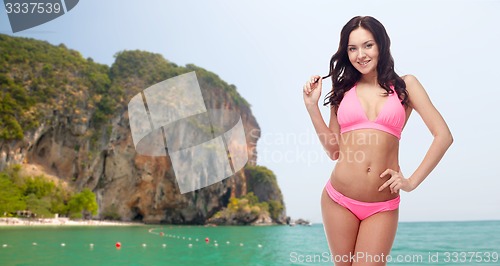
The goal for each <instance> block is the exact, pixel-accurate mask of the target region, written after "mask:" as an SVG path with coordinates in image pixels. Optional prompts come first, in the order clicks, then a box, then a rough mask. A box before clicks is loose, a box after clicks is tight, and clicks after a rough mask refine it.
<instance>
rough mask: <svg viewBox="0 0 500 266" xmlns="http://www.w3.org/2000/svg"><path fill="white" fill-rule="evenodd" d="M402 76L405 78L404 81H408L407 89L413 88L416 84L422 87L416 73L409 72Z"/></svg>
mask: <svg viewBox="0 0 500 266" xmlns="http://www.w3.org/2000/svg"><path fill="white" fill-rule="evenodd" d="M401 78H402V79H403V81H404V82H405V83H406V89H407V90H408V89H410V90H411V89H412V88H413V87H415V86H420V87H422V85H421V84H420V82H419V81H418V79H417V77H415V76H414V75H411V74H407V75H404V76H401Z"/></svg>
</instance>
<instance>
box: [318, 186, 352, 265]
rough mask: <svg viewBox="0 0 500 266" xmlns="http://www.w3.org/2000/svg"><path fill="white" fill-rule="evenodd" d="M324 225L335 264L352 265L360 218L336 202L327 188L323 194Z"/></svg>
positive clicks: (322, 211)
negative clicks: (351, 259) (329, 194)
mask: <svg viewBox="0 0 500 266" xmlns="http://www.w3.org/2000/svg"><path fill="white" fill-rule="evenodd" d="M321 213H322V215H323V226H324V229H325V233H326V238H327V240H328V246H329V247H330V252H331V253H332V255H333V256H335V257H334V258H342V259H336V260H335V261H336V262H335V265H351V261H350V258H351V256H350V255H352V254H353V253H354V247H355V245H356V238H357V235H358V228H359V220H358V218H357V217H356V216H354V214H352V213H351V212H350V211H349V210H348V209H346V208H344V207H342V206H340V205H339V204H337V203H336V202H334V201H333V200H332V199H331V198H330V196H328V193H327V192H326V190H324V189H323V193H322V195H321Z"/></svg>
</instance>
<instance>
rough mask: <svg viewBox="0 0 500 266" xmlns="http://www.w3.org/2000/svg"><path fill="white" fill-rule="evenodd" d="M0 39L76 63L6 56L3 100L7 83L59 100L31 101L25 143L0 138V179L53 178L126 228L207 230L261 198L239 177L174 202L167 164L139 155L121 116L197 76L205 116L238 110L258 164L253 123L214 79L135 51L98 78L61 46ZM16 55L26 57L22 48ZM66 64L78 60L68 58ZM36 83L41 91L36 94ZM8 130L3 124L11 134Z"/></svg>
mask: <svg viewBox="0 0 500 266" xmlns="http://www.w3.org/2000/svg"><path fill="white" fill-rule="evenodd" d="M0 37H2V38H0V44H1V45H2V46H0V49H1V50H0V54H2V52H5V51H7V50H8V48H9V43H10V42H13V40H12V39H17V40H15V41H18V42H22V43H23V44H24V45H25V46H27V47H31V46H29V44H30V43H36V47H38V48H37V49H41V48H39V47H43V48H44V49H45V50H50V49H58V50H57V51H55V52H57V53H62V54H67V53H69V55H68V56H67V57H65V58H66V59H65V60H67V61H68V60H78V62H79V63H78V64H77V65H71V63H67V61H64V60H63V61H62V62H66V63H64V64H65V65H64V64H62V65H61V63H60V62H51V60H52V59H50V58H46V59H43V57H42V59H40V58H36V57H34V56H33V57H29V56H28V57H26V58H25V60H24V62H25V63H26V64H27V66H25V65H24V64H19V63H18V62H16V61H13V60H12V58H14V56H13V55H12V53H16V52H13V51H12V50H9V51H8V52H9V53H10V57H9V58H5V57H4V58H2V61H0V63H1V64H3V65H4V66H6V67H7V68H5V69H2V70H0V71H4V72H0V75H3V76H0V78H2V77H4V80H7V81H8V82H7V81H4V82H0V90H2V89H3V91H4V92H5V91H7V92H9V90H12V89H11V87H12V86H13V85H12V86H11V85H9V84H11V83H12V84H16V86H18V87H17V88H18V89H19V88H22V89H24V90H25V91H26V94H27V95H28V97H29V96H30V95H33V94H34V93H35V92H36V90H40V88H48V87H51V89H52V90H55V91H56V93H55V94H54V95H53V96H52V97H48V99H46V98H40V99H45V100H43V101H42V100H38V98H36V100H37V102H36V103H34V104H32V105H31V106H28V107H26V108H24V110H21V111H23V112H25V113H26V112H32V113H35V114H37V115H36V116H35V115H34V117H36V123H32V124H33V125H34V126H31V127H27V126H25V125H24V124H21V125H20V127H22V128H23V137H22V138H12V137H10V138H8V137H3V138H0V170H1V169H3V168H5V167H6V166H7V165H10V164H22V165H23V166H24V167H27V166H30V165H33V166H36V167H37V169H40V171H41V172H44V173H46V174H48V175H51V176H56V177H58V178H59V179H61V180H63V181H65V182H66V183H67V184H69V185H70V186H72V187H74V188H75V189H76V190H81V189H83V188H90V189H91V190H93V191H94V192H95V193H96V195H97V200H98V204H99V215H98V216H99V217H101V218H103V217H106V216H107V215H110V214H118V215H119V216H120V217H121V218H122V219H123V220H136V221H144V222H147V223H174V224H203V223H205V221H206V220H207V219H208V218H209V217H211V216H212V215H213V214H214V213H216V212H217V211H219V210H221V208H222V207H224V206H226V205H227V203H228V201H229V199H230V197H240V196H242V195H245V194H246V193H247V191H249V189H250V190H251V191H256V190H259V191H260V189H259V188H257V187H256V188H248V187H247V184H250V183H251V182H248V179H249V178H251V177H249V176H248V174H245V171H243V170H242V171H239V172H238V173H236V174H235V175H234V176H232V177H230V178H227V179H225V180H223V181H222V182H219V183H216V184H214V185H211V186H208V187H205V188H203V189H200V190H197V191H194V192H189V193H186V194H180V192H179V188H178V185H177V183H176V179H175V177H174V172H173V169H172V164H171V162H170V158H169V157H168V156H167V157H151V156H143V155H139V154H137V153H136V151H135V148H134V144H133V141H132V137H131V131H130V127H129V116H128V115H129V114H128V111H127V109H126V104H127V103H128V101H129V100H130V98H131V97H132V96H134V95H135V94H137V93H139V92H140V91H142V90H144V89H145V88H147V87H149V86H151V85H152V84H155V83H157V82H160V81H162V80H164V79H167V78H170V77H173V76H176V75H179V74H182V73H186V72H190V71H195V72H196V74H197V75H198V80H199V82H200V87H201V89H202V94H203V96H204V98H205V105H206V107H207V108H215V109H217V108H219V109H220V108H222V109H228V110H236V111H238V112H239V113H240V114H241V118H242V123H243V127H244V129H245V135H246V141H247V148H248V150H247V152H248V158H249V162H248V165H255V161H256V156H257V155H256V152H255V150H256V143H257V140H258V138H259V137H260V128H259V126H258V123H257V121H256V119H255V117H254V116H253V115H252V112H251V110H250V107H249V105H248V103H246V101H245V100H244V99H243V98H241V97H240V96H239V95H238V94H237V92H236V88H235V87H234V86H233V85H228V84H226V83H225V82H223V81H222V80H220V79H219V78H218V77H217V76H216V75H215V74H213V73H210V72H208V71H206V70H204V69H201V68H198V67H196V66H194V65H188V66H186V67H178V66H176V65H175V64H173V63H170V62H168V61H166V60H165V59H163V58H162V57H161V56H160V55H157V54H151V53H147V52H141V51H125V52H121V53H119V54H118V55H117V57H116V61H115V63H114V64H113V66H111V68H109V69H107V68H106V67H103V66H99V67H100V69H98V70H95V71H90V70H89V71H86V70H88V69H90V68H91V67H92V66H95V65H97V64H95V63H93V62H92V60H91V59H87V60H85V59H83V58H81V56H79V54H78V53H77V52H75V51H69V52H68V50H67V49H66V48H65V47H61V46H59V47H53V46H51V45H49V44H46V43H41V42H38V41H35V40H24V39H21V38H12V37H6V36H0ZM17 47H18V48H17V49H18V50H19V49H20V50H21V51H22V50H23V46H22V45H21V47H20V48H19V45H17ZM25 49H27V50H29V48H25ZM33 49H34V48H33ZM16 51H17V50H16ZM30 52H32V53H36V52H37V51H36V49H35V51H30ZM41 52H45V53H47V51H41ZM70 55H71V56H72V57H74V58H76V59H74V58H69V57H70ZM68 58H69V59H68ZM43 60H45V61H43ZM68 64H70V65H71V66H70V67H68ZM47 65H49V66H50V67H47ZM94 68H96V67H94ZM20 69H21V70H20ZM96 69H97V68H96ZM44 71H45V72H44ZM44 75H45V76H48V77H53V76H56V75H57V76H59V77H61V78H62V80H59V79H56V80H55V81H53V83H51V84H44V80H45V79H44V78H43V77H44ZM34 80H36V81H37V86H38V87H34V85H33V84H34ZM0 81H2V79H0ZM9 82H10V83H9ZM44 86H45V87H44ZM4 100H5V96H4V98H3V99H2V101H4ZM21 109H22V108H21ZM103 110H104V111H103ZM110 110H111V111H110ZM0 111H2V110H0ZM5 115H6V114H5ZM221 119H222V120H224V118H221ZM5 121H7V120H5ZM221 122H222V123H223V122H224V121H221ZM6 125H7V124H6V123H4V126H5V127H6V128H7V126H8V125H7V126H6ZM7 129H8V128H7ZM0 131H2V130H0ZM4 131H6V132H7V130H4ZM11 131H12V130H11ZM9 132H10V131H9ZM6 136H7V135H6ZM264 189H265V190H266V191H265V192H264V191H262V193H264V194H266V195H267V194H274V195H268V198H273V199H275V198H276V196H275V195H279V196H278V199H279V200H280V201H281V202H283V200H282V197H281V192H280V191H279V188H278V187H276V189H275V190H274V191H267V190H269V188H268V187H266V188H264ZM264 194H262V195H264ZM282 214H283V215H281V217H282V218H280V219H279V220H278V221H277V222H280V223H283V222H284V214H285V211H284V210H283V212H282Z"/></svg>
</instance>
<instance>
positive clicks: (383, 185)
mask: <svg viewBox="0 0 500 266" xmlns="http://www.w3.org/2000/svg"><path fill="white" fill-rule="evenodd" d="M396 180H398V177H397V176H392V177H391V178H389V180H387V181H385V182H384V184H382V186H380V187H379V189H378V191H382V190H384V189H385V188H386V187H388V186H390V185H392V184H393V183H394V182H396ZM396 184H397V183H396ZM389 189H391V188H389ZM391 192H392V190H391Z"/></svg>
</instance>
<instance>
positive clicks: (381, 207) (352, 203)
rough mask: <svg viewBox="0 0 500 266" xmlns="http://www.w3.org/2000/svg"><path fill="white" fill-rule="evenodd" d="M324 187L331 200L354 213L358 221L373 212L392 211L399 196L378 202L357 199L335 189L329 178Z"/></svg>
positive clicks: (397, 203)
mask: <svg viewBox="0 0 500 266" xmlns="http://www.w3.org/2000/svg"><path fill="white" fill-rule="evenodd" d="M325 189H326V192H328V195H329V196H330V198H331V199H332V200H333V201H335V202H336V203H338V204H339V205H340V206H343V207H345V208H346V209H348V210H349V211H351V212H352V213H353V214H354V215H356V217H358V219H359V220H360V221H362V220H364V219H366V218H368V217H370V216H372V215H374V214H375V213H378V212H383V211H392V210H396V209H397V208H399V201H400V199H399V196H398V197H397V198H394V199H391V200H388V201H380V202H363V201H358V200H354V199H351V198H348V197H346V196H344V195H342V193H340V192H338V191H337V190H335V189H334V188H333V186H332V183H331V182H330V180H328V182H327V183H326V186H325Z"/></svg>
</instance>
